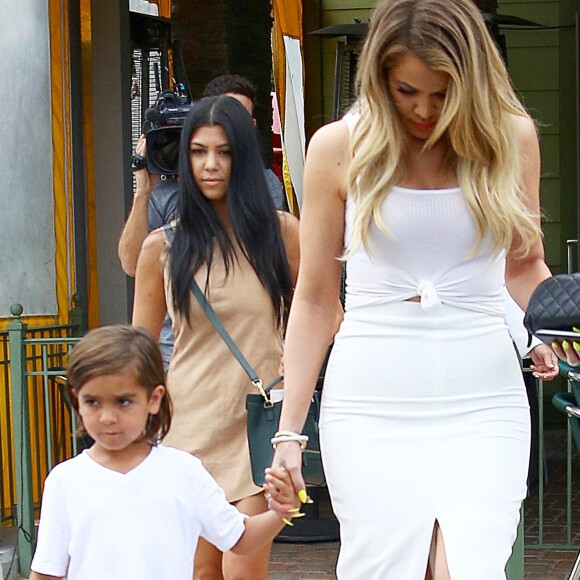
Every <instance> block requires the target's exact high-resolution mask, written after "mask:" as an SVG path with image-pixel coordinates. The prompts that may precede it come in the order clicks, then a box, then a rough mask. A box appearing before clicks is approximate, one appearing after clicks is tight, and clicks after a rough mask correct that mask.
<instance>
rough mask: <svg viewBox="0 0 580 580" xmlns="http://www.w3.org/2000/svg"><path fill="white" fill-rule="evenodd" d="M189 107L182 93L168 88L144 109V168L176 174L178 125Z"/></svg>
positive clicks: (179, 127) (151, 171)
mask: <svg viewBox="0 0 580 580" xmlns="http://www.w3.org/2000/svg"><path fill="white" fill-rule="evenodd" d="M190 109H191V103H188V102H187V97H186V96H185V95H183V94H180V93H179V92H174V91H172V90H171V89H167V90H164V91H161V92H160V93H159V95H158V96H157V99H156V100H155V104H154V105H153V107H151V108H150V109H147V110H146V111H145V121H144V123H143V128H142V131H143V133H145V138H146V142H147V169H148V170H149V172H150V173H156V174H162V175H177V173H178V165H177V160H178V156H179V140H180V137H181V127H182V126H183V123H184V122H185V117H187V113H189V110H190ZM135 165H136V164H135V162H134V163H133V167H134V169H139V168H140V167H135ZM137 165H138V164H137ZM141 167H144V163H143V164H142V165H141Z"/></svg>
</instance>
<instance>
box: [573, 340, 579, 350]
mask: <svg viewBox="0 0 580 580" xmlns="http://www.w3.org/2000/svg"><path fill="white" fill-rule="evenodd" d="M572 346H573V347H574V350H575V351H576V352H580V342H576V341H574V342H573V343H572Z"/></svg>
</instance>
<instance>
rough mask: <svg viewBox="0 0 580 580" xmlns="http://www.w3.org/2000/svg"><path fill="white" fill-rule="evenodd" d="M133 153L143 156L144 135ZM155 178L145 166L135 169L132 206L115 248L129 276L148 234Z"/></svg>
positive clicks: (132, 273)
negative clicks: (149, 210) (150, 204)
mask: <svg viewBox="0 0 580 580" xmlns="http://www.w3.org/2000/svg"><path fill="white" fill-rule="evenodd" d="M135 153H137V155H141V156H142V157H145V155H146V144H145V135H141V137H140V138H139V141H138V142H137V146H136V147H135ZM156 178H157V176H153V175H151V174H150V173H149V171H147V168H146V167H145V168H143V169H139V170H138V171H135V183H136V189H135V195H134V196H133V206H132V207H131V212H130V213H129V217H128V218H127V222H126V223H125V227H124V228H123V233H122V234H121V238H120V239H119V246H118V248H117V253H118V255H119V260H121V267H122V268H123V271H124V272H125V273H126V274H128V275H129V276H135V270H136V268H137V258H138V257H139V252H140V250H141V246H142V244H143V241H144V240H145V238H146V237H147V235H148V234H149V223H148V208H149V199H150V197H151V190H152V189H153V186H154V181H153V180H154V179H156Z"/></svg>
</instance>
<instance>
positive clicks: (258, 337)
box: [133, 97, 299, 580]
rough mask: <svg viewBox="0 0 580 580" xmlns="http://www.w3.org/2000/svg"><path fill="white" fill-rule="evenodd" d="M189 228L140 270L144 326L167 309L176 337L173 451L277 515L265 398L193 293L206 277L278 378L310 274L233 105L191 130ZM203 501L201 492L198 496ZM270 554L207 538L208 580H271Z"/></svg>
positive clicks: (255, 360) (156, 244)
mask: <svg viewBox="0 0 580 580" xmlns="http://www.w3.org/2000/svg"><path fill="white" fill-rule="evenodd" d="M179 179H180V198H179V220H178V221H177V222H176V224H175V236H174V240H173V242H172V244H171V245H169V243H168V241H167V237H166V232H165V231H164V230H157V231H155V232H152V233H151V234H150V235H149V236H148V238H147V239H146V240H145V243H144V245H143V248H142V250H141V254H140V256H139V261H138V264H137V272H136V286H135V302H134V310H133V324H137V325H140V326H144V327H146V328H148V329H149V330H150V331H152V332H153V333H154V334H155V335H157V334H158V333H159V331H160V329H161V326H162V323H163V318H164V316H165V313H166V310H168V311H169V314H170V315H171V318H172V320H173V321H174V322H173V330H174V333H175V350H174V354H173V358H172V360H171V364H170V367H169V370H168V376H167V383H168V390H169V392H170V394H171V397H172V399H173V403H174V418H173V423H172V426H171V430H170V432H169V434H168V435H167V437H166V439H165V440H164V443H165V444H167V445H171V446H174V447H178V448H180V449H184V450H186V451H189V452H191V453H193V454H195V455H196V456H197V457H199V458H200V459H201V460H202V461H203V463H204V465H205V467H206V468H207V469H208V470H209V472H210V473H211V474H212V475H213V476H214V478H215V479H216V480H217V482H218V483H219V485H220V486H221V487H222V488H223V489H224V490H225V492H226V496H227V498H228V500H229V501H230V502H231V503H233V504H235V505H236V507H238V508H239V509H240V510H241V511H242V512H244V513H246V514H256V513H260V512H263V511H265V510H266V509H267V504H266V501H265V499H264V495H263V493H262V489H261V488H260V487H258V486H256V485H255V484H254V483H253V481H252V476H251V470H250V459H249V452H248V444H247V436H246V411H245V397H246V394H248V393H250V392H252V391H254V392H255V389H254V387H253V386H252V384H251V383H250V381H249V379H248V377H247V375H246V374H245V372H244V370H243V369H242V367H241V366H240V364H239V363H238V361H237V360H236V359H235V358H234V356H233V355H232V354H231V352H230V351H229V350H228V348H227V346H226V345H225V343H224V342H223V340H222V339H221V338H220V336H219V334H218V333H217V332H216V331H215V329H214V327H213V326H212V324H211V323H210V321H209V320H208V318H207V316H206V315H205V313H204V312H203V311H202V309H201V307H200V305H199V303H198V302H197V300H196V299H195V298H194V297H193V295H192V293H191V283H192V279H193V278H195V280H196V281H197V283H198V284H199V286H200V288H201V289H202V291H204V293H205V295H206V297H207V299H208V301H209V302H210V304H211V305H212V307H213V309H214V310H215V312H216V314H217V316H218V317H219V319H220V320H221V322H222V323H223V325H224V326H225V328H226V330H227V332H228V333H229V334H230V336H231V337H232V339H233V340H234V342H235V343H236V344H237V346H238V347H239V349H240V350H241V352H242V353H243V354H244V356H245V357H246V358H247V359H248V361H249V362H250V364H251V365H252V366H253V367H254V369H255V370H256V372H257V373H258V375H259V376H260V378H261V379H262V380H263V381H264V383H266V384H267V383H268V382H270V381H272V380H273V379H274V378H275V377H276V376H277V373H278V370H279V366H280V360H281V354H282V326H283V322H284V320H285V318H286V315H287V312H288V308H289V305H290V300H291V297H292V291H293V285H294V281H295V278H296V273H297V270H298V260H299V245H298V221H297V219H296V218H295V217H294V216H292V215H290V214H288V213H282V212H277V211H276V210H275V208H274V205H273V203H272V200H271V197H270V195H269V193H268V188H267V185H266V182H265V180H264V172H263V168H262V160H261V155H260V150H259V146H258V141H257V137H256V131H255V128H254V125H253V122H252V119H251V117H250V115H249V114H248V113H247V111H246V110H245V109H244V107H243V106H242V105H241V104H240V103H239V102H238V101H236V100H235V99H233V98H231V97H213V98H206V99H202V100H201V101H199V102H198V103H197V104H196V105H195V106H194V107H193V108H192V110H191V111H190V113H189V115H188V117H187V118H186V120H185V124H184V126H183V129H182V135H181V145H180V158H179ZM192 493H195V490H192ZM268 560H269V550H264V551H262V552H261V553H260V554H256V555H252V556H244V557H241V556H236V555H234V554H231V553H227V554H222V553H221V552H219V551H218V550H217V549H216V548H215V547H214V546H213V545H211V544H209V543H208V542H205V541H200V545H199V547H198V551H197V554H196V558H195V577H196V578H198V577H199V578H202V577H203V578H229V577H233V576H234V575H235V577H236V578H248V579H252V580H255V579H260V578H264V579H265V578H267V576H268Z"/></svg>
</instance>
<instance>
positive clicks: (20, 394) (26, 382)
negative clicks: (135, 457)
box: [0, 298, 85, 576]
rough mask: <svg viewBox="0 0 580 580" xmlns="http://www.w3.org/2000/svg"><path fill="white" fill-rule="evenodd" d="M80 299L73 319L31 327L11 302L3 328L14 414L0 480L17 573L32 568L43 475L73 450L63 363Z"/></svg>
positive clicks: (80, 326)
mask: <svg viewBox="0 0 580 580" xmlns="http://www.w3.org/2000/svg"><path fill="white" fill-rule="evenodd" d="M79 302H80V301H79V300H78V298H77V299H76V300H75V307H74V308H73V309H72V310H71V313H70V319H71V324H68V325H54V326H45V327H36V328H31V329H29V328H28V327H27V325H26V324H25V323H24V322H23V321H22V320H21V315H22V313H23V308H22V306H20V305H19V304H17V305H14V306H12V307H11V309H10V310H11V313H12V315H13V317H14V318H13V320H12V321H11V322H10V323H9V324H8V326H7V331H6V333H5V334H6V336H7V338H8V340H7V341H6V339H5V338H4V339H3V342H4V345H5V346H4V348H3V349H2V354H4V355H6V354H7V355H9V356H4V357H3V359H2V361H0V364H2V375H3V376H4V382H5V391H6V397H5V400H6V401H9V400H11V401H12V404H11V408H10V409H6V412H7V416H11V418H12V429H9V431H10V432H9V433H7V435H8V438H9V439H10V440H12V442H13V444H12V446H11V448H12V449H13V451H12V456H11V457H10V458H9V459H10V461H7V462H3V464H4V465H8V466H9V467H8V470H7V471H8V473H2V481H3V484H4V485H6V483H5V482H6V481H7V480H8V481H9V482H10V485H11V487H10V489H11V494H12V495H11V498H10V504H11V505H9V506H8V505H6V506H3V510H4V511H5V512H6V517H7V519H8V520H10V519H11V520H12V521H11V523H12V524H13V525H14V526H15V527H16V528H17V533H18V535H17V545H18V557H19V564H20V573H21V574H22V575H24V576H27V575H28V574H29V572H30V562H31V560H32V554H33V552H34V547H35V541H36V537H35V517H36V515H37V514H38V508H39V504H40V497H41V490H42V484H43V482H44V479H45V477H46V475H47V473H48V471H50V469H51V468H52V467H53V466H54V465H55V464H56V463H58V462H60V461H63V460H64V459H66V458H68V457H71V456H73V455H74V454H75V453H76V451H77V438H76V417H75V414H74V412H73V411H72V409H71V406H70V404H69V402H68V398H67V393H66V378H65V377H64V369H65V367H66V358H67V354H68V351H69V350H70V348H71V347H72V346H73V345H74V344H75V343H76V342H78V340H79V336H80V335H82V334H83V332H84V330H85V325H84V320H85V317H84V313H83V311H82V307H81V305H80V303H79ZM7 361H9V362H7ZM9 411H11V412H9ZM8 427H10V422H8ZM12 470H13V472H12ZM12 482H14V483H12ZM14 504H15V507H14ZM8 514H9V515H10V517H8Z"/></svg>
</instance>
